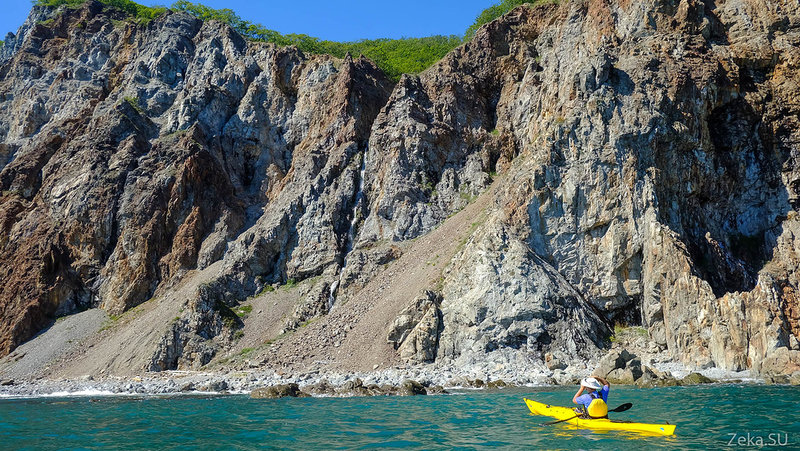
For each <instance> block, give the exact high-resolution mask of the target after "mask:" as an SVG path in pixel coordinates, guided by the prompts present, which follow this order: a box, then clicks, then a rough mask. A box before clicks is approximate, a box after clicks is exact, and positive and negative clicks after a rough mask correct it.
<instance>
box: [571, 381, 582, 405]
mask: <svg viewBox="0 0 800 451" xmlns="http://www.w3.org/2000/svg"><path fill="white" fill-rule="evenodd" d="M583 390H584V387H583V385H581V388H579V389H578V392H577V393H575V396H573V397H572V402H574V403H575V404H578V396H580V395H581V393H583Z"/></svg>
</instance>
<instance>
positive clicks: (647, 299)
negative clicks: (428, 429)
mask: <svg viewBox="0 0 800 451" xmlns="http://www.w3.org/2000/svg"><path fill="white" fill-rule="evenodd" d="M798 11H800V7H798V5H797V1H796V0H778V1H771V2H766V1H758V0H725V1H716V2H708V1H705V2H704V1H699V0H681V1H677V0H645V1H642V2H628V1H622V0H619V1H607V0H582V1H570V2H562V3H560V4H558V5H556V4H547V5H541V6H536V7H527V6H523V7H519V8H517V9H515V10H514V11H512V12H511V13H509V14H507V15H506V16H504V17H503V18H501V19H499V20H497V21H494V22H492V23H490V24H488V25H486V26H485V27H483V28H482V29H481V30H479V31H478V32H477V33H476V35H475V37H474V38H473V39H472V40H471V41H470V42H468V43H466V44H465V45H463V46H461V47H459V48H457V49H456V50H454V51H453V52H451V53H450V54H449V55H448V56H446V57H445V58H444V59H443V60H442V61H440V62H439V63H437V64H436V65H434V66H433V67H431V68H430V69H428V70H427V71H425V72H423V73H422V74H420V75H418V76H414V75H404V76H403V77H402V78H401V79H400V80H399V81H398V82H397V83H393V82H392V81H391V80H389V79H387V78H386V76H385V75H384V74H382V73H381V71H380V70H379V69H377V68H376V67H375V66H374V64H372V63H371V62H370V61H368V60H366V59H364V58H353V57H350V56H348V57H347V58H345V59H344V60H337V59H335V58H332V57H329V56H320V55H305V54H303V53H302V52H300V51H298V50H296V49H293V48H278V47H275V46H273V45H270V44H263V43H253V42H246V41H244V40H243V39H242V38H241V37H240V36H239V35H237V34H236V33H235V32H234V31H232V30H231V29H230V28H229V27H227V26H226V25H224V24H220V23H217V22H205V23H204V22H201V21H199V20H197V19H195V18H192V17H190V16H187V15H184V14H178V13H167V14H165V15H163V16H161V17H159V18H156V19H154V20H153V21H152V22H150V23H149V24H147V25H136V24H134V23H132V22H130V21H125V20H123V19H125V18H124V17H122V16H121V13H119V12H116V11H115V10H113V9H110V8H107V7H104V6H103V5H101V4H99V3H96V2H88V3H86V4H85V5H84V6H83V7H81V8H80V9H70V10H67V9H65V10H61V11H57V12H54V11H49V10H46V9H39V8H37V9H35V10H34V13H33V14H32V16H31V19H30V20H29V21H28V22H26V26H25V27H23V28H22V29H21V30H20V33H19V36H15V37H13V39H11V40H7V42H9V43H10V44H9V45H8V46H7V47H6V48H4V50H3V53H2V56H0V63H2V66H0V92H2V93H3V94H2V96H1V97H0V116H2V117H3V121H2V124H0V184H2V190H3V191H2V197H0V262H2V271H3V274H2V278H0V323H1V324H3V328H2V329H1V330H0V353H8V352H10V351H11V350H13V349H14V348H15V347H16V346H17V345H19V344H20V343H21V342H22V341H24V340H26V339H28V338H29V337H31V336H32V335H33V334H34V333H35V332H36V331H38V330H39V329H41V328H42V327H44V326H46V325H47V323H48V321H49V320H51V319H52V318H54V317H56V316H59V315H64V314H69V313H71V312H75V311H78V310H81V309H84V308H87V307H91V306H97V305H99V306H102V308H104V309H105V310H107V311H108V312H109V313H111V314H113V315H118V314H120V313H122V312H124V311H127V310H129V309H131V308H132V307H134V306H136V305H139V304H141V303H143V302H145V301H147V300H148V299H150V298H153V297H158V296H160V295H162V294H163V293H166V292H169V290H170V289H171V287H173V286H175V285H176V284H177V283H179V282H180V281H182V280H185V279H186V276H187V274H188V273H190V272H197V271H207V269H208V268H210V267H211V265H212V264H214V263H216V266H215V267H214V269H213V271H208V277H206V278H205V280H206V281H205V282H204V283H203V284H202V285H199V286H198V287H197V289H196V290H195V291H194V294H193V295H192V298H191V299H190V300H188V302H187V303H186V308H185V309H183V310H182V311H181V314H180V315H179V318H177V319H176V320H175V322H174V324H173V325H172V326H171V327H170V330H169V332H168V333H167V335H166V336H165V337H164V338H163V339H162V341H161V344H160V345H159V346H158V347H157V349H158V350H157V351H156V353H155V355H154V356H152V359H151V362H152V363H151V365H150V367H148V368H143V369H148V370H161V369H170V368H178V367H180V368H200V367H203V366H204V365H206V364H208V363H209V362H213V359H214V358H215V357H216V356H217V355H219V354H220V353H224V352H225V350H226V349H229V348H231V347H234V346H235V344H234V343H235V340H236V332H237V330H241V329H242V327H243V326H246V323H247V322H248V318H246V317H244V319H242V318H240V317H239V316H237V315H236V314H235V313H233V310H231V308H232V307H233V308H236V306H237V304H239V303H241V302H245V301H246V300H247V299H248V297H250V296H253V295H256V294H258V293H261V294H260V296H266V297H267V298H268V299H271V298H270V296H273V295H271V294H270V290H274V287H280V286H293V285H294V284H295V283H297V282H299V281H314V283H313V284H311V285H313V287H312V288H310V289H309V290H306V291H305V292H303V293H301V294H300V295H298V297H297V299H296V305H295V306H293V307H292V308H291V309H289V310H290V311H291V312H292V313H290V314H289V315H288V316H286V317H283V318H280V319H279V320H277V321H279V322H280V323H281V326H280V327H281V329H282V331H283V332H284V334H283V335H281V336H282V337H284V338H285V339H286V341H285V342H284V343H283V344H282V345H281V347H280V349H282V350H287V349H288V350H291V349H300V348H302V347H303V346H305V345H306V344H307V343H308V335H305V334H310V333H312V332H309V331H314V332H313V333H324V332H322V331H323V329H324V326H326V325H327V324H331V327H329V328H328V330H333V329H334V327H333V326H336V327H335V330H337V331H344V332H341V333H343V334H346V333H347V332H346V331H347V330H350V328H349V326H348V327H347V328H343V327H340V326H343V325H341V324H337V323H334V321H335V320H334V319H328V318H333V317H334V316H335V317H336V318H340V319H341V318H349V319H348V321H350V322H352V323H357V322H359V321H362V320H364V321H366V319H369V318H370V316H372V318H375V317H378V316H380V315H388V316H391V320H388V321H383V322H381V321H375V322H374V323H375V324H376V325H375V326H374V327H375V328H376V329H379V330H375V331H374V332H375V333H374V334H372V335H368V334H365V337H367V338H365V339H369V340H375V342H376V343H380V344H381V346H383V345H386V341H387V339H388V340H389V341H390V342H391V343H392V346H391V349H392V351H391V352H393V354H391V355H386V356H385V357H384V358H383V361H385V362H387V363H392V362H399V361H406V362H409V363H412V364H423V363H425V362H427V363H431V362H433V364H434V365H444V366H447V365H450V366H463V365H471V364H476V363H479V362H487V361H489V362H493V363H496V364H497V365H499V367H502V366H503V365H522V366H524V365H525V364H527V363H531V362H533V363H535V364H536V365H539V366H541V367H542V368H544V366H545V363H546V362H545V360H546V358H545V356H546V355H549V356H550V358H551V360H552V359H555V360H554V361H557V362H563V363H564V364H565V365H567V364H570V365H572V369H574V370H577V369H580V368H585V365H583V363H582V362H586V361H593V360H596V359H598V358H599V356H600V355H602V354H601V351H600V349H601V348H603V347H605V346H607V345H608V341H607V339H608V337H609V336H610V335H611V333H612V332H611V330H610V326H613V325H614V324H618V325H635V326H642V327H643V328H644V329H645V330H646V331H647V335H648V337H647V338H648V341H649V343H648V346H650V347H651V348H652V347H654V349H656V350H657V351H658V352H662V353H666V354H667V355H669V356H670V357H671V358H672V359H674V360H676V361H680V362H682V363H684V364H686V365H688V366H690V367H693V368H709V367H713V366H716V367H718V368H721V369H726V370H731V371H737V370H742V369H753V370H756V371H761V372H763V373H785V374H791V372H792V371H795V370H796V369H800V366H798V365H800V348H799V347H798V334H799V333H800V314H798V312H800V307H798V304H797V302H798V301H797V297H796V295H795V293H796V291H797V289H798V283H799V282H800V281H799V280H798V276H797V268H798V266H799V263H798V262H800V259H798V256H797V251H796V248H797V243H796V238H795V237H796V236H798V233H799V232H800V222H799V220H798V217H797V212H796V208H797V199H798V195H800V193H799V192H798V191H797V190H798V189H799V188H798V180H800V172H799V171H798V164H797V154H798V142H800V121H799V119H798V117H799V116H798V114H800V103H798V98H800V97H798V95H799V94H800V68H799V66H798V64H800V50H798V49H800V15H799V13H798ZM50 17H51V18H52V19H48V20H47V21H46V22H38V23H37V20H44V19H45V18H50ZM490 186H493V187H494V188H493V189H494V191H493V192H494V194H493V197H492V200H491V202H488V203H487V207H486V208H485V211H484V212H483V214H482V215H481V216H480V219H479V220H476V221H475V222H474V223H473V224H471V227H470V232H469V236H468V237H467V238H466V239H464V240H463V242H459V243H457V245H456V247H457V251H456V252H455V253H454V254H453V255H454V256H453V258H452V259H448V260H447V261H438V260H437V258H438V255H431V265H434V264H435V265H439V266H438V267H437V268H442V269H441V277H440V278H439V279H438V280H437V282H436V283H434V284H431V285H430V286H426V287H424V289H422V290H419V292H415V293H410V294H409V296H408V298H409V299H415V301H414V303H413V305H412V304H409V305H396V306H393V307H392V309H393V310H392V309H388V310H384V311H382V313H381V312H377V311H375V310H373V311H371V310H370V305H374V306H378V305H384V304H386V305H390V304H391V302H386V303H383V304H382V303H381V299H376V300H374V302H373V303H372V304H370V302H368V301H364V300H361V301H358V299H359V293H360V292H361V291H362V290H363V289H366V288H365V287H368V286H369V283H370V281H371V280H373V279H374V278H375V277H376V275H378V274H380V273H381V271H384V270H385V267H386V266H387V265H389V264H390V262H392V261H393V260H397V259H399V258H401V255H402V253H403V252H404V250H403V249H408V248H409V247H413V246H414V240H415V239H416V238H418V237H422V236H425V235H426V234H430V233H431V232H432V231H434V230H435V229H436V228H437V227H440V226H441V225H442V224H444V223H446V222H447V221H448V218H451V217H453V215H454V214H455V213H457V212H458V211H460V210H461V209H463V208H465V207H467V206H468V205H470V204H471V202H473V201H474V199H475V198H476V197H477V196H478V195H480V194H481V193H482V192H484V191H485V190H486V189H487V188H488V187H490ZM450 220H452V218H451V219H450ZM433 253H434V254H435V251H434V252H433ZM411 282H413V281H409V286H416V285H415V284H413V283H411ZM309 283H310V282H309ZM426 290H427V291H426ZM274 296H277V295H274ZM379 296H380V295H379ZM403 299H405V297H404V298H403ZM349 300H354V301H353V303H352V304H350V303H349ZM389 301H391V300H389ZM273 305H276V306H277V305H278V302H277V301H275V303H274V304H273ZM354 305H358V306H359V307H358V308H359V310H356V309H355V307H352V306H354ZM348 306H351V307H348ZM276 308H277V307H276ZM348 308H353V310H352V312H350V313H352V314H347V309H348ZM376 308H377V307H376ZM336 309H342V310H341V311H340V313H339V314H338V315H331V312H332V311H333V310H336ZM343 312H344V313H343ZM387 312H389V313H391V315H390V314H389V313H387ZM395 317H397V320H394V318H395ZM171 320H173V318H164V321H165V322H168V321H171ZM314 320H318V321H321V323H319V324H320V325H319V326H317V327H313V328H304V327H303V326H304V325H306V324H308V323H309V321H314ZM326 321H328V322H326ZM336 321H339V320H336ZM246 329H247V328H246V327H245V330H246ZM337 333H339V332H337ZM275 338H276V337H274V336H263V337H261V342H268V341H269V342H271V340H273V339H275ZM337 343H338V341H337ZM381 349H384V347H381ZM262 351H264V350H263V349H262ZM131 352H135V350H131ZM259 352H261V351H259ZM281 352H283V351H281ZM381 352H382V351H381ZM293 355H294V354H292V353H291V351H287V353H286V354H285V355H283V356H277V357H276V356H272V357H270V358H266V359H265V360H263V361H262V364H263V365H266V366H269V365H273V364H278V363H281V364H284V363H287V362H288V361H290V360H292V359H293V357H292V356H293ZM336 355H337V354H332V355H330V356H328V357H329V359H333V360H335V359H337V358H338V357H336ZM343 362H344V361H343ZM526 362H527V363H526ZM344 363H345V364H346V363H347V362H344ZM303 365H307V366H311V367H313V366H314V365H315V362H314V361H308V362H303ZM559 366H560V365H559Z"/></svg>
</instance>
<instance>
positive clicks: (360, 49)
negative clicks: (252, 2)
mask: <svg viewBox="0 0 800 451" xmlns="http://www.w3.org/2000/svg"><path fill="white" fill-rule="evenodd" d="M85 1H86V0H35V3H36V4H37V5H45V6H49V7H52V8H55V7H59V6H62V5H66V6H67V7H71V8H75V7H78V6H80V5H82V4H83V3H84V2H85ZM98 1H100V2H101V3H103V4H106V5H108V6H111V7H113V8H117V9H119V10H122V11H124V12H126V13H128V14H129V15H131V16H133V17H135V18H136V19H137V20H138V21H139V22H140V23H144V24H146V23H147V22H149V21H150V20H152V19H154V18H155V17H157V16H159V15H160V14H163V13H164V12H166V11H167V8H166V7H163V6H154V7H148V6H144V5H140V4H138V3H135V2H133V1H131V0H98ZM552 1H557V0H501V1H500V2H499V3H497V4H494V5H492V6H491V7H489V8H488V9H486V10H484V11H483V12H481V13H480V14H479V15H478V17H477V18H476V19H475V23H473V24H472V25H471V26H470V27H469V28H467V31H466V33H465V35H464V36H463V37H461V36H456V35H451V36H428V37H424V38H402V39H364V40H360V41H354V42H336V41H326V40H321V39H319V38H315V37H313V36H308V35H305V34H294V33H291V34H281V33H278V32H277V31H274V30H270V29H268V28H265V27H264V26H262V25H260V24H255V23H252V22H249V21H246V20H244V19H242V18H241V17H239V15H237V14H236V13H235V12H233V11H232V10H230V9H227V8H224V9H214V8H210V7H208V6H205V5H202V4H200V3H192V2H189V1H187V0H178V1H176V2H175V3H173V4H172V6H170V9H172V10H175V11H184V12H187V13H189V14H192V15H194V16H195V17H197V18H199V19H202V20H217V21H220V22H223V23H226V24H228V25H230V26H231V27H232V28H233V29H235V30H236V31H237V32H239V33H240V34H241V35H242V36H244V37H245V38H247V39H251V40H254V41H263V42H271V43H274V44H277V45H283V46H287V45H294V46H297V48H299V49H300V50H302V51H303V52H307V53H317V54H330V55H333V56H335V57H338V58H344V56H345V55H346V54H347V53H348V52H349V53H350V54H351V55H354V56H357V55H364V56H366V57H367V58H369V59H371V60H373V61H375V64H377V65H378V67H380V68H381V69H382V70H383V71H384V72H385V73H386V75H388V76H389V77H391V78H392V79H394V80H398V79H399V78H400V75H402V74H404V73H410V74H416V73H419V72H422V71H423V70H425V69H427V68H428V67H430V66H431V65H432V64H433V63H435V62H436V61H438V60H440V59H441V58H442V57H444V56H445V55H446V54H447V53H449V52H450V51H451V50H453V49H454V48H456V47H458V46H459V45H461V44H462V43H464V42H466V41H468V40H469V39H470V38H472V36H473V35H474V34H475V31H477V30H478V28H480V27H481V26H482V25H484V24H486V23H489V22H491V21H492V20H494V19H497V18H498V17H500V16H502V15H503V14H505V13H507V12H509V11H511V10H512V9H513V8H515V7H517V6H519V5H522V4H537V3H545V2H552Z"/></svg>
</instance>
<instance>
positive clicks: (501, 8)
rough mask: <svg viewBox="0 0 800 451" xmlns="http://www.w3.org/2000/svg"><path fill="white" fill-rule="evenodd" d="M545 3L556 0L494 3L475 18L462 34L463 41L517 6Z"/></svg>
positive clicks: (511, 0) (523, 0)
mask: <svg viewBox="0 0 800 451" xmlns="http://www.w3.org/2000/svg"><path fill="white" fill-rule="evenodd" d="M547 1H551V2H552V1H555V2H557V1H558V0H502V1H501V2H500V3H496V4H494V5H492V6H490V7H488V8H486V9H484V10H483V11H481V13H480V14H478V17H476V18H475V23H473V24H472V25H470V26H469V28H467V31H466V32H465V33H464V40H465V41H468V40H469V39H470V38H472V36H473V35H474V34H475V32H476V31H478V28H480V27H482V26H483V25H485V24H487V23H489V22H491V21H493V20H495V19H497V18H498V17H501V16H502V15H503V14H505V13H507V12H509V11H511V10H512V9H514V8H516V7H517V6H519V5H524V4H526V3H527V4H531V5H535V4H537V3H545V2H547Z"/></svg>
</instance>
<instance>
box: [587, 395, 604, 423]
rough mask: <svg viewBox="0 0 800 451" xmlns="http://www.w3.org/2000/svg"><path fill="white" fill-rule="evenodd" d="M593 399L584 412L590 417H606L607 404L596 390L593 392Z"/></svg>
mask: <svg viewBox="0 0 800 451" xmlns="http://www.w3.org/2000/svg"><path fill="white" fill-rule="evenodd" d="M592 396H594V399H593V400H592V402H590V403H589V407H587V408H586V413H588V414H589V416H590V417H592V418H608V404H606V402H605V401H603V396H602V395H600V393H598V392H593V393H592Z"/></svg>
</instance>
